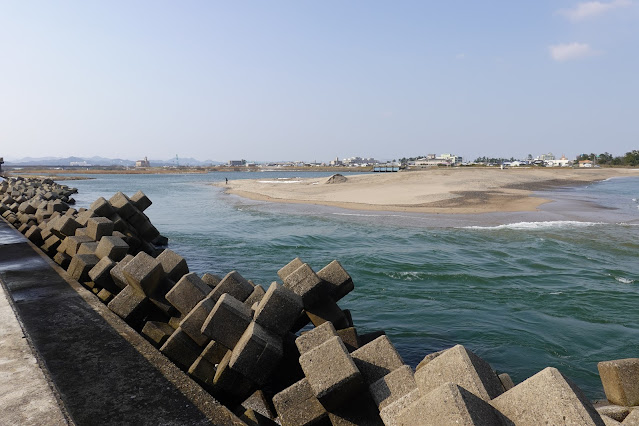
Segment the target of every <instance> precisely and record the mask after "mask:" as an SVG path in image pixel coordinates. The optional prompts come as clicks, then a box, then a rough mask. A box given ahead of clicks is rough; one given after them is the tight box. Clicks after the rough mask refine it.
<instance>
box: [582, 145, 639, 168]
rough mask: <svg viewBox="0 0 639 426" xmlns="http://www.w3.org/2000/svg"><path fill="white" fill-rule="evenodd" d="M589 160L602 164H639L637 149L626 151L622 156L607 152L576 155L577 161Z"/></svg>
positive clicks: (638, 151)
mask: <svg viewBox="0 0 639 426" xmlns="http://www.w3.org/2000/svg"><path fill="white" fill-rule="evenodd" d="M584 160H590V161H592V162H593V163H595V164H599V165H602V166H633V167H634V166H639V150H636V149H634V150H632V151H630V152H626V154H625V155H623V156H618V157H613V156H612V155H611V154H610V153H609V152H604V153H603V154H599V155H597V154H595V153H590V154H581V155H579V156H578V157H577V161H584Z"/></svg>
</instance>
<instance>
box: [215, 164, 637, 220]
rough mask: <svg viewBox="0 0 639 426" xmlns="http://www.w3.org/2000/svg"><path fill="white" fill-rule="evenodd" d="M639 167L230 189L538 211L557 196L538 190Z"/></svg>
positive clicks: (297, 198)
mask: <svg viewBox="0 0 639 426" xmlns="http://www.w3.org/2000/svg"><path fill="white" fill-rule="evenodd" d="M638 176H639V170H638V169H596V170H592V169H591V170H579V169H569V170H561V169H527V170H516V169H506V170H500V169H454V170H441V169H440V170H428V171H418V172H410V173H403V172H399V173H387V174H364V175H356V176H348V177H347V178H346V179H345V180H344V181H343V182H341V183H332V184H327V183H326V181H327V178H299V179H297V178H296V179H295V180H286V179H282V180H280V181H260V180H257V179H250V180H248V179H247V180H244V179H242V180H232V181H229V183H228V185H226V184H224V183H223V182H222V183H215V184H214V185H216V186H219V187H222V188H225V190H224V192H225V193H227V194H233V195H237V196H240V197H243V198H248V199H251V200H255V201H266V202H274V203H283V204H307V205H322V206H330V207H338V208H343V209H347V210H360V211H387V212H414V213H435V214H437V213H442V214H478V213H496V212H531V211H538V210H539V207H540V206H541V205H543V204H546V203H549V202H552V201H553V200H550V199H547V198H543V197H540V196H538V195H535V193H538V192H540V191H544V190H551V189H556V188H560V187H574V186H579V185H587V184H589V183H592V182H597V181H603V180H606V179H609V178H613V177H638Z"/></svg>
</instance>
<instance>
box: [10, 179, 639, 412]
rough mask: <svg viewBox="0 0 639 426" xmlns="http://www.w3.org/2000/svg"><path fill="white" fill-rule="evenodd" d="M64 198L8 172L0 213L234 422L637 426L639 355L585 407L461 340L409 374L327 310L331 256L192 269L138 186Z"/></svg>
mask: <svg viewBox="0 0 639 426" xmlns="http://www.w3.org/2000/svg"><path fill="white" fill-rule="evenodd" d="M75 192H76V190H75V189H73V188H69V187H67V186H65V185H58V184H56V183H54V182H53V181H51V180H48V179H45V180H40V179H21V178H10V179H7V180H5V181H2V182H0V213H1V214H2V217H3V218H4V219H5V220H7V221H8V222H10V223H11V224H13V225H14V226H15V227H16V228H18V230H19V231H20V232H22V233H23V234H24V235H25V236H26V237H27V238H28V239H29V240H31V242H33V243H34V244H35V245H37V246H39V247H40V248H41V249H42V250H43V251H44V252H45V253H46V254H47V255H48V256H50V257H51V258H53V260H54V261H55V262H56V263H57V264H59V265H60V266H61V267H63V268H65V269H66V270H67V272H68V273H69V275H71V276H72V277H73V278H74V279H76V280H77V281H79V282H80V283H82V284H83V285H84V286H85V287H86V288H88V289H89V290H91V291H92V292H93V293H94V294H95V295H96V297H98V298H99V299H100V300H101V301H102V302H104V303H105V304H107V305H108V307H109V308H110V309H111V310H112V311H113V312H114V313H116V314H117V315H119V316H120V317H121V318H122V319H123V320H124V321H126V322H127V323H128V324H129V325H130V326H131V327H132V328H134V329H135V330H137V331H138V332H140V333H141V334H142V335H144V336H145V337H146V339H147V340H148V341H149V342H151V343H152V344H153V345H155V346H156V347H157V348H158V349H159V350H160V351H161V352H162V353H163V354H164V355H165V356H166V357H167V358H169V359H170V360H171V361H173V362H174V363H175V364H176V365H178V366H179V367H180V368H182V369H183V370H184V371H186V372H188V374H189V375H190V376H191V377H192V378H193V379H194V380H196V381H197V382H198V383H199V384H200V385H201V386H202V387H203V388H204V389H205V390H207V391H208V392H210V393H211V394H212V395H213V396H215V397H216V398H217V399H218V400H220V401H221V402H222V403H224V404H225V405H226V406H227V407H229V408H230V409H231V410H233V411H234V412H235V413H236V414H237V415H238V417H239V418H240V419H242V420H243V421H244V422H246V423H247V424H251V425H271V424H282V425H311V424H312V425H324V424H326V425H329V424H333V425H377V424H379V425H381V424H385V425H422V424H424V425H426V424H428V425H441V424H467V425H470V424H477V425H479V424H482V425H500V424H503V425H511V424H515V425H538V424H554V425H558V424H573V425H602V424H606V425H613V424H624V425H636V424H639V410H633V407H634V406H635V405H639V359H636V358H632V359H625V360H616V361H606V362H602V363H600V364H599V371H600V375H601V378H602V382H603V386H604V390H605V392H606V396H607V398H608V400H609V403H606V404H599V405H598V406H597V407H595V406H594V405H593V404H592V403H591V402H590V401H589V400H588V399H587V398H586V397H585V396H584V395H583V393H582V392H581V390H580V389H579V388H578V387H577V386H576V385H575V384H574V383H572V382H571V381H570V380H569V379H568V378H566V377H565V376H563V375H562V374H561V373H560V372H559V371H558V370H557V369H555V368H552V367H548V368H546V369H544V370H542V371H540V372H539V373H537V374H535V375H534V376H532V377H530V378H529V379H527V380H525V381H523V382H521V383H519V384H517V385H515V384H514V383H513V382H512V380H511V379H510V377H509V376H508V375H507V374H504V373H502V374H497V373H496V372H495V371H494V370H493V369H492V368H491V367H490V365H489V364H488V363H487V362H485V361H484V360H482V359H481V358H479V357H478V356H477V355H475V354H474V353H473V352H471V351H470V350H468V349H466V348H464V347H463V346H461V345H457V346H455V347H453V348H450V349H447V350H445V351H441V352H437V353H432V354H427V355H426V356H425V358H424V359H423V361H422V362H421V363H420V364H419V365H418V366H417V368H416V370H415V371H414V370H413V369H412V368H411V367H410V366H408V365H406V364H404V362H403V361H402V358H401V356H400V355H399V353H398V352H397V350H396V349H395V347H394V346H393V344H392V343H391V342H390V340H389V339H388V337H387V336H386V335H385V334H384V332H381V331H380V332H377V333H367V334H359V333H358V332H357V329H356V328H355V327H354V325H353V320H352V318H351V315H350V313H349V311H348V310H342V309H341V308H340V307H339V306H338V304H337V302H338V301H339V300H340V299H341V298H342V297H344V296H345V295H346V294H348V293H349V292H350V291H351V290H352V289H353V281H352V279H351V277H350V276H349V274H348V273H347V272H346V271H345V270H344V268H343V267H342V266H341V265H340V264H339V262H337V261H333V262H331V263H329V264H328V265H326V266H325V267H324V268H322V269H320V270H319V271H317V272H315V271H314V270H313V269H312V268H311V267H310V266H309V265H308V264H306V263H304V262H302V261H301V260H300V259H294V260H293V261H291V262H290V263H289V264H288V265H286V266H284V267H283V268H281V269H280V270H279V271H278V275H279V278H280V280H281V282H273V283H272V284H270V285H269V286H265V287H262V286H261V285H256V284H255V283H253V282H252V281H250V280H247V279H245V278H244V277H243V276H242V275H240V274H239V273H238V272H236V271H231V272H229V273H228V274H227V275H226V276H225V277H218V276H216V275H213V274H208V273H207V274H204V275H203V276H199V275H196V274H194V273H191V272H190V271H189V268H188V265H187V262H186V261H185V259H183V258H182V257H181V256H179V255H178V254H177V253H175V252H173V251H171V250H169V249H162V247H163V246H165V245H166V244H167V239H166V238H164V237H162V236H161V235H160V233H159V232H158V230H157V229H156V228H155V227H154V226H153V225H152V224H151V222H150V221H149V218H148V217H147V216H146V215H145V214H144V210H145V209H146V208H148V207H149V206H150V205H151V201H150V200H149V199H148V198H147V197H146V196H145V195H144V194H143V193H142V192H138V193H136V194H134V195H132V196H131V197H128V196H126V195H125V194H123V193H121V192H118V193H116V194H115V195H114V196H113V197H111V198H110V199H109V200H106V199H104V198H99V199H98V200H96V201H95V202H94V203H92V204H91V206H90V208H89V209H84V208H82V209H79V210H75V209H74V208H72V207H70V204H73V199H72V198H71V196H72V195H73V193H75ZM309 324H311V326H309ZM301 330H304V331H301ZM620 422H623V423H620Z"/></svg>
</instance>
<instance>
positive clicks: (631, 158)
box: [623, 149, 639, 167]
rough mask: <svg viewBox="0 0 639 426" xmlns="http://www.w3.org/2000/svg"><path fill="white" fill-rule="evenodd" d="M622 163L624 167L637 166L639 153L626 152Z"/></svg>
mask: <svg viewBox="0 0 639 426" xmlns="http://www.w3.org/2000/svg"><path fill="white" fill-rule="evenodd" d="M623 163H624V164H625V165H626V166H633V167H634V166H637V165H639V151H638V150H636V149H635V150H632V151H630V152H626V155H625V156H624V157H623Z"/></svg>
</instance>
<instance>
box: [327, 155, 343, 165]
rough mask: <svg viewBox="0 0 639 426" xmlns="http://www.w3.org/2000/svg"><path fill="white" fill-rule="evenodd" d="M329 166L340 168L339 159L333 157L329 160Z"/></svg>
mask: <svg viewBox="0 0 639 426" xmlns="http://www.w3.org/2000/svg"><path fill="white" fill-rule="evenodd" d="M330 165H331V166H333V167H334V166H341V165H343V164H342V162H341V161H339V157H335V159H334V160H331V162H330Z"/></svg>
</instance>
